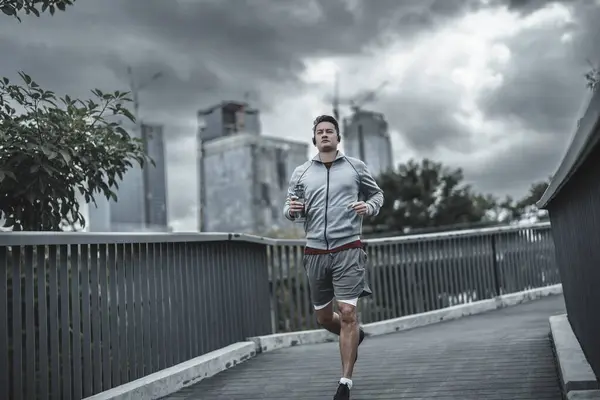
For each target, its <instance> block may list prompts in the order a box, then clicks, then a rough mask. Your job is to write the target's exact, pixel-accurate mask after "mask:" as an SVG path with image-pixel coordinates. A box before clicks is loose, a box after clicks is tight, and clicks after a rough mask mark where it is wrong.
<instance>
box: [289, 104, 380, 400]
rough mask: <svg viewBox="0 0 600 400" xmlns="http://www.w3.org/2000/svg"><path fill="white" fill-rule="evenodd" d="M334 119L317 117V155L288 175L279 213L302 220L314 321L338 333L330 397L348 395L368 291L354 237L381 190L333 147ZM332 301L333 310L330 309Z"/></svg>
mask: <svg viewBox="0 0 600 400" xmlns="http://www.w3.org/2000/svg"><path fill="white" fill-rule="evenodd" d="M340 140H341V136H340V133H339V125H338V122H337V121H336V119H335V118H333V117H332V116H329V115H322V116H320V117H318V118H317V119H316V120H315V122H314V125H313V144H314V145H315V146H316V147H317V149H318V150H319V153H318V154H317V155H316V156H315V157H314V158H313V159H312V160H309V161H307V162H306V163H304V164H302V165H301V166H299V167H297V168H296V169H295V170H294V172H293V173H292V177H291V179H290V186H289V189H288V196H287V199H286V201H285V206H284V208H283V213H284V215H285V217H286V218H288V219H289V220H291V221H294V220H299V221H302V222H303V223H304V230H305V232H306V248H305V253H304V254H305V256H304V268H305V270H306V274H307V276H308V282H309V286H310V293H311V301H312V303H313V306H314V308H315V310H316V314H317V321H318V323H319V324H320V325H321V326H323V327H324V328H325V329H327V330H328V331H329V332H332V333H335V334H337V335H339V336H340V354H341V358H342V378H341V379H340V381H339V385H338V389H337V393H336V395H335V396H334V400H348V399H350V389H352V371H353V369H354V363H355V362H356V360H357V358H358V345H359V344H360V343H361V342H362V341H363V339H364V337H365V333H364V331H363V330H362V328H360V327H359V325H358V318H357V312H356V306H357V302H358V299H359V298H360V297H363V296H369V295H371V294H372V292H371V289H370V288H369V285H368V282H367V279H366V272H365V267H366V265H367V253H366V252H365V251H364V250H363V246H362V243H361V241H360V234H361V233H362V220H363V217H364V216H375V215H377V213H378V212H379V209H380V208H381V206H382V205H383V191H382V190H381V189H380V188H379V186H378V185H377V183H376V182H375V179H373V177H372V176H371V173H370V172H369V170H368V169H367V166H366V165H365V163H364V162H362V161H361V160H358V159H356V158H352V157H347V156H345V155H344V154H342V153H341V152H340V151H338V149H337V148H338V144H339V143H340ZM334 298H335V299H336V302H337V306H338V310H339V313H334V312H333V299H334Z"/></svg>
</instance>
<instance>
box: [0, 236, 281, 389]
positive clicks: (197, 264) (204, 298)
mask: <svg viewBox="0 0 600 400" xmlns="http://www.w3.org/2000/svg"><path fill="white" fill-rule="evenodd" d="M9 241H10V245H0V322H2V323H3V326H2V327H0V362H1V365H0V398H2V399H25V400H29V399H35V398H40V399H46V398H52V399H60V400H69V399H75V400H79V399H81V398H83V397H86V396H89V395H92V394H95V393H98V392H101V391H104V390H107V389H110V388H112V387H115V386H118V385H120V384H123V383H127V382H130V381H133V380H135V379H137V378H140V377H143V376H145V375H148V374H150V373H153V372H156V371H159V370H161V369H164V368H167V367H170V366H173V365H175V364H178V363H180V362H183V361H186V360H189V359H191V358H194V357H197V356H199V355H202V354H204V353H207V352H209V351H212V350H215V349H218V348H221V347H224V346H227V345H229V344H232V343H235V342H238V341H243V340H245V339H246V338H247V337H249V336H254V335H264V334H268V333H269V332H270V331H271V317H270V315H269V313H268V312H265V310H269V287H268V276H267V270H266V268H265V265H266V260H267V259H266V253H265V245H264V244H262V243H254V242H249V241H244V240H242V241H238V240H237V239H236V238H233V237H232V236H231V235H227V234H220V235H219V234H214V235H202V234H197V235H193V234H192V235H178V234H154V235H145V234H129V235H125V234H89V235H88V234H68V233H63V234H55V235H52V234H26V233H24V234H21V233H11V234H3V235H2V236H0V244H4V243H7V242H9Z"/></svg>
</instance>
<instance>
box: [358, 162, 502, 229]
mask: <svg viewBox="0 0 600 400" xmlns="http://www.w3.org/2000/svg"><path fill="white" fill-rule="evenodd" d="M378 180H379V184H380V186H381V188H382V189H383V190H384V192H385V197H386V201H385V203H384V205H383V207H382V208H381V210H380V212H379V215H378V216H377V217H375V218H373V219H372V220H369V221H365V224H368V225H370V227H371V229H372V230H374V231H381V230H385V231H407V230H413V229H418V228H429V227H438V226H448V225H457V224H468V223H473V222H480V221H483V220H485V219H486V214H487V212H488V211H489V210H490V209H491V208H492V207H493V206H494V205H495V200H494V199H493V197H491V196H484V195H480V194H477V193H474V192H473V190H472V189H471V187H470V186H469V185H467V184H465V183H464V182H463V180H464V176H463V172H462V170H461V169H460V168H458V169H450V168H447V167H444V166H443V165H442V164H441V163H437V162H433V161H431V160H428V159H424V160H422V161H421V162H420V163H418V162H416V161H415V160H410V161H408V162H407V163H406V164H400V165H399V166H398V169H397V170H393V171H389V172H386V173H383V174H382V175H381V176H380V177H379V179H378Z"/></svg>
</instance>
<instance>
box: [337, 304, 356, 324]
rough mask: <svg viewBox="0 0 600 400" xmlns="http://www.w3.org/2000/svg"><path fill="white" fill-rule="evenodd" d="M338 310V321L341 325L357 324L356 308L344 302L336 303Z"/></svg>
mask: <svg viewBox="0 0 600 400" xmlns="http://www.w3.org/2000/svg"><path fill="white" fill-rule="evenodd" d="M338 309H339V310H340V319H341V320H342V323H346V324H355V323H357V322H358V317H357V315H356V306H355V305H352V304H348V303H344V302H341V301H340V302H338Z"/></svg>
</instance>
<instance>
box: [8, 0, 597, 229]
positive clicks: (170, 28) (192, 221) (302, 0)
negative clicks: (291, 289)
mask: <svg viewBox="0 0 600 400" xmlns="http://www.w3.org/2000/svg"><path fill="white" fill-rule="evenodd" d="M599 17H600V1H599V0H572V1H563V2H548V1H541V0H538V1H524V0H521V1H519V0H512V1H509V0H506V1H502V0H473V1H470V0H419V1H416V0H246V1H244V0H102V1H98V0H77V2H76V5H75V6H73V7H72V8H70V9H68V10H67V12H66V13H59V14H56V15H55V16H54V17H51V16H50V15H49V14H48V15H43V16H42V18H39V19H38V18H35V17H25V18H23V22H22V23H21V24H19V23H18V22H16V21H12V20H11V19H10V18H9V17H4V18H3V19H2V23H0V54H1V55H2V56H1V57H0V75H4V76H9V77H15V76H16V74H17V71H19V70H25V71H26V72H27V73H29V74H30V75H32V76H33V77H34V79H35V80H37V81H38V83H40V84H42V85H43V86H44V87H46V88H50V89H52V90H55V91H56V92H58V93H59V94H66V93H68V94H70V95H72V96H79V97H87V96H88V95H89V89H91V88H95V87H98V88H101V89H104V90H117V89H127V85H128V78H127V66H128V65H130V66H132V67H133V70H134V71H135V73H136V76H137V77H138V79H140V80H144V78H146V77H149V76H151V75H152V74H154V73H155V72H157V71H162V72H163V74H164V76H163V78H161V79H160V80H158V81H155V82H153V83H152V84H151V85H149V86H148V87H147V89H146V90H144V91H143V92H142V93H141V99H140V100H141V116H142V117H143V119H145V120H147V121H149V122H156V123H164V124H165V127H166V142H167V158H168V180H169V216H170V220H171V223H172V224H173V226H174V227H175V228H176V229H177V230H194V229H196V226H197V218H196V209H197V192H198V191H197V170H196V140H195V129H196V118H195V111H196V110H197V109H200V108H205V107H207V106H210V105H212V104H214V103H216V102H218V101H220V100H222V99H239V100H241V99H243V96H244V93H245V92H250V93H251V97H250V101H251V103H252V104H253V105H254V106H256V107H258V108H260V109H261V113H262V124H263V128H264V132H263V134H265V135H283V136H285V137H289V138H294V139H296V140H299V141H303V142H306V143H309V142H310V129H311V124H312V121H313V119H314V117H315V116H316V115H317V114H321V113H330V112H331V105H330V104H329V99H328V97H330V96H331V94H332V92H333V76H334V71H336V70H338V71H339V73H340V77H341V95H342V96H344V97H352V96H354V95H356V94H357V93H360V92H361V91H363V90H369V89H373V88H375V87H377V86H378V85H379V84H380V83H381V82H383V81H384V80H389V82H390V83H389V85H388V86H387V87H386V88H385V90H383V91H382V92H381V93H380V94H379V96H378V98H377V99H376V101H374V102H372V103H371V104H369V105H368V106H366V107H365V108H369V109H374V110H378V111H382V112H384V113H385V114H386V116H387V119H388V121H389V123H390V126H391V128H392V137H393V153H394V156H395V161H396V162H402V161H406V160H408V159H409V158H411V157H414V158H419V159H420V158H423V157H430V158H432V159H435V160H438V161H442V162H443V163H445V164H446V165H449V166H453V167H462V168H463V169H464V171H465V175H466V178H467V180H468V181H469V182H472V183H473V185H474V187H475V189H476V190H478V191H481V192H489V193H493V194H495V195H498V196H504V195H505V194H510V195H513V196H517V197H520V196H522V195H524V194H525V192H526V191H527V189H528V187H529V186H530V184H531V183H532V182H534V181H537V180H541V179H544V178H546V177H547V176H548V175H550V174H552V173H553V172H554V171H555V170H556V167H557V166H558V163H559V162H560V160H561V158H562V156H563V154H564V152H565V150H566V146H567V145H568V143H569V141H570V139H571V136H572V134H573V132H574V127H575V121H576V119H577V118H578V115H579V114H580V113H581V108H582V102H583V101H584V99H585V96H586V90H587V89H586V88H585V80H584V78H583V74H584V73H585V72H586V71H587V70H588V69H589V66H588V64H587V61H586V59H590V60H592V61H593V62H597V61H598V58H599V56H600V54H598V50H597V46H595V43H596V41H597V40H598V37H599V33H600V24H598V23H597V21H598V20H600V19H599ZM595 47H596V48H595ZM345 112H346V113H347V112H348V110H345ZM311 152H314V148H313V147H311Z"/></svg>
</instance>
